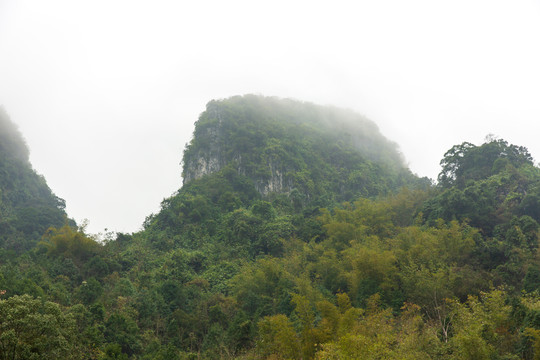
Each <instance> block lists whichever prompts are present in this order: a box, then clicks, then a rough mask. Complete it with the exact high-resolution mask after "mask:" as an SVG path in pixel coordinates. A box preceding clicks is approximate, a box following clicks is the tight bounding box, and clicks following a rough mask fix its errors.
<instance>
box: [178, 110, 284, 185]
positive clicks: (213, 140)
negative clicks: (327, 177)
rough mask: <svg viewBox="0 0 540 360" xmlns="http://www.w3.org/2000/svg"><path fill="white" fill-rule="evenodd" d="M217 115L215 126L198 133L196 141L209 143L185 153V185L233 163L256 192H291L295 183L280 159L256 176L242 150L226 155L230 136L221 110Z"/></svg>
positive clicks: (272, 161) (269, 164)
mask: <svg viewBox="0 0 540 360" xmlns="http://www.w3.org/2000/svg"><path fill="white" fill-rule="evenodd" d="M214 116H216V118H218V120H219V121H218V122H216V123H215V125H214V127H209V128H206V129H204V130H203V131H200V132H199V133H197V140H198V141H201V142H203V143H206V144H207V146H206V147H204V148H200V149H199V150H198V151H196V152H195V153H194V154H193V155H191V154H190V156H184V173H183V175H184V177H183V183H184V184H187V183H189V182H191V181H193V180H196V179H200V178H202V177H203V176H205V175H209V174H212V173H216V172H218V171H220V170H221V169H223V168H224V167H225V166H227V165H232V166H234V167H235V169H236V171H237V172H238V173H239V174H241V175H244V176H248V177H250V178H251V179H252V180H253V182H254V186H255V188H256V189H257V191H258V192H259V193H260V194H261V195H263V196H265V195H268V194H270V193H273V192H278V193H280V192H288V191H289V190H290V189H291V186H292V182H291V181H290V180H287V179H285V173H286V172H287V170H286V169H285V168H284V167H283V165H282V164H281V163H280V161H279V160H278V159H276V160H270V161H268V162H267V164H266V165H267V168H266V169H265V170H266V171H264V172H259V175H256V174H252V173H251V172H250V171H249V170H248V169H247V166H245V164H244V163H243V157H242V154H241V153H232V154H229V156H227V151H222V150H223V149H222V146H221V144H223V143H225V144H226V143H228V142H229V140H230V139H227V137H226V136H227V134H226V131H225V130H224V128H223V120H222V118H221V116H220V113H219V112H217V111H214ZM244 158H245V157H244Z"/></svg>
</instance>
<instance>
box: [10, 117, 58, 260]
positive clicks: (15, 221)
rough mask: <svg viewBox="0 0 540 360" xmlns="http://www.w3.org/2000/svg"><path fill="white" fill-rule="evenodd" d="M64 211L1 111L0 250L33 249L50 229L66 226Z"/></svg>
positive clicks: (20, 136) (20, 138) (14, 129)
mask: <svg viewBox="0 0 540 360" xmlns="http://www.w3.org/2000/svg"><path fill="white" fill-rule="evenodd" d="M64 207H65V203H64V200H62V199H60V198H58V197H57V196H56V195H54V194H53V193H52V191H51V189H50V188H49V187H48V186H47V183H46V181H45V179H44V178H43V177H42V176H40V175H38V174H37V173H36V172H35V171H34V170H33V169H32V166H31V164H30V161H29V151H28V147H27V146H26V143H25V142H24V139H23V137H22V135H21V134H20V132H19V130H18V129H17V127H16V126H15V125H14V124H13V123H12V122H11V121H10V119H9V118H8V116H7V114H6V113H5V111H4V110H3V109H0V247H2V248H9V249H15V250H26V249H29V248H30V247H32V246H33V245H35V244H36V242H37V241H38V240H39V239H40V237H41V235H43V233H44V232H45V230H46V229H47V228H48V227H49V226H61V225H62V224H63V223H64V221H65V218H66V213H65V211H64Z"/></svg>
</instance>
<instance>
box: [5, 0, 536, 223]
mask: <svg viewBox="0 0 540 360" xmlns="http://www.w3.org/2000/svg"><path fill="white" fill-rule="evenodd" d="M539 43H540V3H539V2H538V1H532V0H531V1H520V2H510V1H487V0H486V1H461V0H458V1H453V2H433V1H427V0H425V1H420V0H413V1H408V2H402V1H397V0H393V1H389V0H388V1H384V0H383V1H377V2H373V1H359V2H347V1H337V2H333V3H332V4H331V5H330V4H328V3H326V2H317V1H315V2H313V1H310V2H308V1H299V2H293V3H291V2H285V1H272V2H256V3H255V2H250V1H234V2H218V1H200V2H196V3H189V4H184V3H183V2H175V1H152V2H150V1H114V2H110V1H102V0H97V1H92V2H79V1H67V0H51V1H47V2H42V1H41V2H40V1H30V0H4V1H0V106H2V107H3V108H4V109H5V111H6V113H7V114H8V115H9V117H10V118H11V120H12V121H13V122H15V123H16V124H17V125H18V127H19V129H20V132H21V133H22V134H23V136H24V138H25V139H26V142H27V144H28V147H29V149H30V161H31V163H32V165H33V167H34V168H35V169H36V170H37V171H38V172H39V173H40V174H42V175H44V176H45V178H46V179H47V182H48V184H49V186H50V187H51V189H52V190H53V191H54V192H55V194H56V195H57V196H59V197H61V198H63V199H65V200H66V204H67V207H66V211H67V213H68V214H69V215H70V216H71V217H73V218H75V220H76V221H78V222H81V221H82V220H83V219H85V218H87V219H88V220H89V227H88V230H89V231H90V232H101V231H103V230H104V229H105V228H107V229H108V230H113V231H122V232H132V231H136V230H138V229H139V228H140V226H141V224H142V223H143V221H144V219H145V217H146V216H148V215H150V214H151V213H152V212H155V211H157V210H158V209H159V204H160V202H161V200H162V199H163V198H165V197H167V196H169V195H170V194H172V193H173V192H174V191H176V190H177V189H178V188H180V187H181V185H182V178H181V171H182V169H181V166H180V162H181V159H182V152H183V149H184V147H185V144H186V143H188V142H189V141H190V139H191V136H192V132H193V129H194V126H193V124H194V122H195V121H196V120H197V118H198V116H199V114H200V113H201V112H203V111H204V110H205V104H206V103H207V102H208V101H210V100H212V99H222V98H227V97H230V96H233V95H242V94H248V93H255V94H262V95H267V96H278V97H282V98H294V99H299V100H304V101H309V102H314V103H316V104H321V105H332V106H337V107H343V108H348V109H352V110H354V111H355V112H357V113H359V114H361V115H363V116H365V117H366V118H368V119H370V120H372V121H373V122H375V123H376V124H377V126H378V128H379V130H380V132H381V133H382V134H383V135H384V136H386V137H387V138H388V139H389V140H390V141H393V142H395V143H397V144H398V145H399V148H400V150H401V152H402V153H403V156H404V158H405V160H406V162H407V164H408V166H409V167H410V168H411V170H412V171H413V172H414V173H416V174H418V175H419V176H428V177H430V178H433V179H435V178H436V177H437V174H438V172H439V161H440V159H441V158H442V157H443V154H444V153H445V152H446V150H448V149H449V148H450V147H452V146H453V145H455V144H459V143H462V142H464V141H469V142H472V143H475V144H479V143H481V142H482V140H483V139H484V137H485V136H486V135H487V134H495V135H496V136H499V137H500V138H503V139H505V140H507V141H509V142H510V143H514V144H517V145H522V146H526V147H527V148H528V149H529V151H530V152H531V154H532V155H533V156H535V157H536V158H537V159H538V157H539V156H540V143H539V142H538V141H537V139H536V137H537V133H538V130H539V127H540V125H539V123H540V122H539V121H538V120H539V119H540V102H539V101H538V99H540V67H538V64H539V63H540V48H539V47H538V46H537V44H539Z"/></svg>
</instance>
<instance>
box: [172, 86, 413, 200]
mask: <svg viewBox="0 0 540 360" xmlns="http://www.w3.org/2000/svg"><path fill="white" fill-rule="evenodd" d="M183 164H184V169H183V172H182V174H183V178H184V184H187V183H189V182H190V181H192V180H195V179H199V178H201V177H203V176H205V175H208V174H212V173H216V172H219V171H220V170H222V169H224V168H225V167H227V166H230V167H231V168H233V169H234V170H235V171H236V172H237V173H238V174H240V175H242V176H244V177H246V178H247V179H249V180H250V181H251V182H252V183H253V185H254V187H255V188H256V190H257V191H258V192H259V193H260V194H261V195H263V196H266V195H269V194H271V193H283V192H287V193H289V192H291V191H292V190H293V189H297V190H298V191H300V193H301V194H302V195H303V196H304V197H306V199H310V198H314V197H318V196H321V195H331V196H332V197H335V198H336V200H347V199H351V198H353V197H354V196H358V195H362V196H375V195H380V194H384V193H388V192H391V191H394V190H396V188H398V187H399V186H402V185H403V184H405V183H407V182H408V181H409V182H410V181H412V180H413V176H412V175H411V174H410V173H409V171H408V170H407V169H406V166H405V164H404V162H403V158H402V156H401V154H400V153H399V152H398V150H397V145H396V144H395V143H393V142H391V141H389V140H388V139H386V138H385V137H384V136H383V135H381V133H380V132H379V129H378V128H377V126H376V125H375V123H373V122H372V121H370V120H368V119H366V118H365V117H363V116H361V115H359V114H356V113H354V112H353V111H350V110H344V109H339V108H335V107H330V106H327V107H325V106H318V105H314V104H311V103H305V102H299V101H294V100H290V99H280V98H275V97H263V96H255V95H246V96H236V97H232V98H229V99H225V100H219V101H216V100H214V101H211V102H209V103H208V105H207V106H206V111H205V112H203V113H202V114H201V116H200V117H199V120H198V121H197V122H196V123H195V132H194V135H193V139H192V140H191V142H190V144H189V145H188V146H187V147H186V149H185V151H184V158H183Z"/></svg>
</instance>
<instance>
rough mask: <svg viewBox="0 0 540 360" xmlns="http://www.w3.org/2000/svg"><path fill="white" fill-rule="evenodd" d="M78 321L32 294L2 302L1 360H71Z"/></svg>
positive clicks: (0, 302)
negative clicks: (76, 322) (69, 358)
mask: <svg viewBox="0 0 540 360" xmlns="http://www.w3.org/2000/svg"><path fill="white" fill-rule="evenodd" d="M75 334H76V330H75V322H74V320H73V319H72V318H71V317H70V316H67V315H65V314H64V313H63V312H62V311H61V310H60V307H59V306H58V305H57V304H55V303H52V302H49V301H46V302H42V301H41V300H40V299H35V298H32V297H31V296H29V295H22V296H13V297H11V298H9V299H6V300H0V360H8V359H9V360H19V359H20V360H23V359H24V360H33V359H36V360H46V359H67V358H68V357H70V354H72V349H73V347H74V346H75V343H74V340H75Z"/></svg>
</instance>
